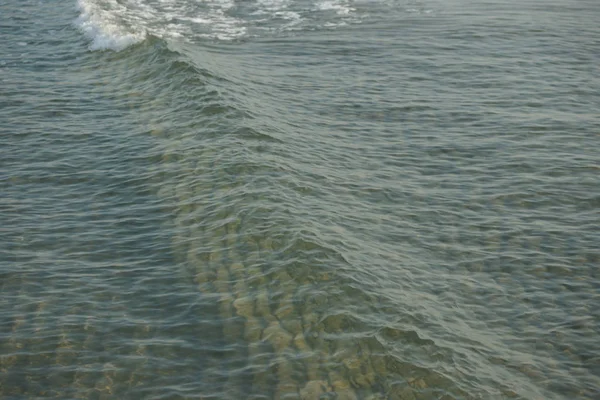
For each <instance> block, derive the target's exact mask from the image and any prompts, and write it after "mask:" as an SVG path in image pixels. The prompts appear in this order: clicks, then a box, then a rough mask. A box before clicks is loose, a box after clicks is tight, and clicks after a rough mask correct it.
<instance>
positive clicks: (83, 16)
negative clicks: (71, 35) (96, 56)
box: [76, 0, 146, 51]
mask: <svg viewBox="0 0 600 400" xmlns="http://www.w3.org/2000/svg"><path fill="white" fill-rule="evenodd" d="M103 5H104V6H105V7H102V6H101V5H99V4H98V3H95V2H93V1H90V0H78V2H77V7H78V8H79V11H80V15H79V18H78V19H77V21H76V24H77V26H78V27H79V29H81V31H82V32H83V33H84V34H85V36H86V37H88V38H89V39H90V40H91V41H92V42H91V44H90V46H89V48H90V50H108V49H110V50H115V51H120V50H123V49H124V48H126V47H128V46H130V45H132V44H135V43H139V42H141V41H143V40H144V39H145V38H146V32H145V31H143V30H141V31H135V30H132V29H127V28H126V27H125V26H124V25H123V24H120V23H119V20H118V18H117V15H118V14H119V13H118V11H123V9H124V8H125V7H124V6H122V5H120V4H119V3H117V2H116V1H114V0H110V1H107V2H105V3H104V4H103Z"/></svg>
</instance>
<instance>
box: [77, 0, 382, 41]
mask: <svg viewBox="0 0 600 400" xmlns="http://www.w3.org/2000/svg"><path fill="white" fill-rule="evenodd" d="M353 1H355V0H248V1H243V2H242V1H235V0H77V4H78V8H79V11H80V16H79V18H78V19H77V25H78V26H79V28H80V29H81V31H82V32H84V34H85V35H86V36H87V37H88V38H89V39H90V40H91V44H90V49H92V50H104V49H112V50H117V51H118V50H122V49H124V48H126V47H127V46H130V45H132V44H135V43H139V42H141V41H143V40H144V39H145V38H146V37H147V36H148V35H153V36H157V37H161V38H165V39H167V38H179V39H183V40H188V41H194V40H196V39H197V38H210V39H217V40H225V41H228V40H235V39H239V38H242V37H248V36H256V35H259V36H260V35H262V34H273V33H275V34H277V33H278V32H284V31H291V30H298V29H310V30H313V29H315V28H317V29H318V27H319V26H321V27H327V28H329V27H335V26H343V25H346V24H347V23H349V22H350V23H352V22H356V20H357V18H355V15H354V14H355V12H356V9H355V8H353V7H352V6H351V5H352V4H353ZM376 1H378V0H376Z"/></svg>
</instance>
